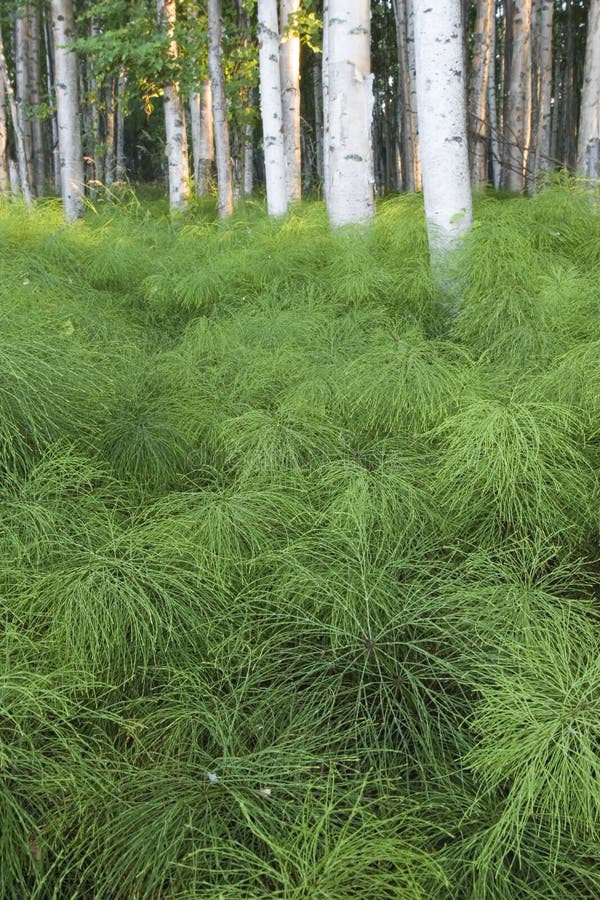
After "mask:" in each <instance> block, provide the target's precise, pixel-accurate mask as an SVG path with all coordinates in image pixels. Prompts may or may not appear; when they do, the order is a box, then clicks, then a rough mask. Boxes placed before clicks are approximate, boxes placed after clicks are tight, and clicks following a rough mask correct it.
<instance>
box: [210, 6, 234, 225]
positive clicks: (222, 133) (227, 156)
mask: <svg viewBox="0 0 600 900" xmlns="http://www.w3.org/2000/svg"><path fill="white" fill-rule="evenodd" d="M221 35H222V23H221V0H208V67H209V72H210V79H211V83H212V95H213V104H212V108H213V122H214V136H215V157H216V162H217V193H218V207H219V215H220V216H221V217H225V216H230V215H231V213H232V212H233V172H232V168H231V148H230V143H229V125H228V122H227V100H226V97H225V78H224V76H223V62H222V52H223V50H222V46H221Z"/></svg>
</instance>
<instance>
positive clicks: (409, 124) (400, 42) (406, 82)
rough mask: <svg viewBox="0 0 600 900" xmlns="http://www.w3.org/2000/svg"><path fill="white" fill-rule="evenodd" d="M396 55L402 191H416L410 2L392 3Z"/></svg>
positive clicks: (398, 0)
mask: <svg viewBox="0 0 600 900" xmlns="http://www.w3.org/2000/svg"><path fill="white" fill-rule="evenodd" d="M393 6H394V17H395V22H396V48H397V53H398V104H399V110H400V158H401V166H402V187H403V188H404V190H405V191H408V192H413V191H416V190H419V188H420V166H419V133H418V125H417V110H416V103H415V67H414V28H413V26H414V10H413V4H412V0H393Z"/></svg>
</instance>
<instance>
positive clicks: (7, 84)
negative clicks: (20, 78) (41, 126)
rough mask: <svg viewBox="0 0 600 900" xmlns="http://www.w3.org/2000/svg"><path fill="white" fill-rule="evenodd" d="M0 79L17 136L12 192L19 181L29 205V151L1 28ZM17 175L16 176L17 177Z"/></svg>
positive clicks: (9, 166) (12, 168) (9, 163)
mask: <svg viewBox="0 0 600 900" xmlns="http://www.w3.org/2000/svg"><path fill="white" fill-rule="evenodd" d="M0 81H2V84H3V86H4V96H5V97H6V100H7V102H8V108H9V110H10V118H11V123H12V127H13V132H14V136H15V148H16V152H17V164H16V166H14V165H11V163H12V161H11V160H10V159H9V161H8V173H9V182H10V185H11V193H12V194H13V195H15V193H16V191H15V183H16V182H18V186H19V187H20V190H21V194H22V197H23V200H24V201H25V203H26V204H27V206H31V205H32V202H33V200H32V193H31V184H30V181H29V170H28V168H27V152H26V149H25V140H24V137H23V132H22V131H21V127H20V124H19V114H18V111H17V100H16V97H15V92H14V89H13V86H12V82H11V80H10V78H9V75H8V67H7V65H6V56H5V54H4V41H3V38H2V31H1V30H0ZM15 176H16V177H15Z"/></svg>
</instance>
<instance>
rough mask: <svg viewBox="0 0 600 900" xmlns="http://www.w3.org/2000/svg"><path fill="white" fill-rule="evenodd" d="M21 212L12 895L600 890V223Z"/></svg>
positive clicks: (7, 381)
mask: <svg viewBox="0 0 600 900" xmlns="http://www.w3.org/2000/svg"><path fill="white" fill-rule="evenodd" d="M461 266H462V278H463V283H464V285H465V293H464V301H463V304H462V307H461V310H460V313H459V314H458V316H457V317H456V319H455V320H454V321H453V322H452V323H450V325H448V323H444V322H442V321H440V319H439V316H438V314H437V312H436V306H435V303H434V301H433V291H432V286H431V283H430V280H429V275H428V266H427V249H426V238H425V229H424V223H423V217H422V210H421V206H420V201H419V200H418V199H417V198H413V197H403V198H396V199H391V200H389V201H386V202H384V203H382V205H381V206H380V209H379V212H378V218H377V221H376V223H375V225H374V226H373V228H372V229H371V230H370V231H369V232H366V233H362V234H361V233H359V234H345V233H340V234H334V235H332V234H331V233H330V231H329V230H328V228H327V225H326V216H325V213H324V210H323V208H322V207H321V206H319V205H318V204H312V205H306V206H303V207H301V208H299V209H298V210H297V211H296V212H294V213H292V214H291V215H290V217H289V218H288V219H287V220H286V221H285V222H283V223H281V224H273V223H272V222H270V221H268V220H267V219H266V218H265V216H264V215H263V213H262V211H261V210H260V209H259V208H258V207H257V206H255V205H252V204H250V205H248V206H246V207H244V208H243V209H242V210H241V211H240V212H239V213H238V214H237V215H236V217H235V218H234V219H233V221H230V222H228V223H227V224H220V223H216V222H215V221H214V220H212V217H211V215H210V214H209V211H208V210H207V209H206V208H198V209H197V210H196V211H195V212H194V213H192V214H191V215H190V216H189V218H187V219H184V220H182V221H180V222H178V223H175V224H173V225H171V224H169V223H168V222H167V221H166V219H165V218H164V217H163V215H162V213H161V210H160V209H159V210H154V209H153V207H152V205H151V204H150V205H146V206H139V205H137V204H132V205H130V206H125V205H122V206H113V207H102V208H99V209H98V210H97V211H96V212H90V213H89V214H88V216H87V218H86V220H85V221H84V222H81V223H78V224H77V225H75V226H72V227H69V228H66V227H64V226H63V225H62V223H61V214H60V210H59V209H58V207H57V206H56V205H55V204H53V203H47V204H44V205H42V206H40V207H39V208H38V209H37V210H36V211H35V213H33V214H30V213H29V212H27V211H26V210H25V209H22V208H20V207H18V206H14V205H13V206H9V205H4V206H0V268H1V275H2V277H1V279H0V318H1V322H0V515H1V519H0V584H1V587H0V823H1V828H0V896H1V897H3V898H7V900H12V898H15V900H21V898H34V900H35V898H38V900H46V898H59V900H62V898H73V900H74V898H82V900H83V898H91V897H98V898H107V900H108V898H115V900H118V898H124V900H129V898H131V900H167V898H168V900H176V898H177V900H184V898H187V900H192V898H209V900H219V898H230V900H246V898H247V900H252V898H260V897H267V896H269V897H280V898H288V900H300V898H308V900H357V898H368V900H386V898H403V900H413V898H415V900H416V898H423V900H432V898H434V900H436V898H447V900H455V898H472V900H489V898H491V900H496V898H497V900H515V898H549V897H553V898H567V897H568V898H570V900H572V898H574V897H576V898H596V897H598V896H600V842H599V838H600V833H599V832H600V818H599V812H600V628H599V622H598V617H599V612H600V606H599V604H598V529H599V525H600V521H599V511H598V510H599V506H598V462H599V454H600V212H599V211H598V207H594V206H593V205H592V204H591V203H590V201H589V198H588V197H587V196H586V195H584V194H582V193H578V192H577V190H575V189H574V188H573V187H572V186H571V185H568V184H567V185H562V186H557V187H554V188H552V189H550V190H548V191H546V192H543V193H540V194H539V195H538V196H537V197H535V198H534V199H532V200H525V199H501V198H494V197H488V198H483V199H481V200H480V201H479V205H478V210H477V222H476V227H475V228H474V229H473V232H472V235H471V236H470V238H469V240H468V242H467V244H466V245H465V248H464V252H463V257H462V261H461Z"/></svg>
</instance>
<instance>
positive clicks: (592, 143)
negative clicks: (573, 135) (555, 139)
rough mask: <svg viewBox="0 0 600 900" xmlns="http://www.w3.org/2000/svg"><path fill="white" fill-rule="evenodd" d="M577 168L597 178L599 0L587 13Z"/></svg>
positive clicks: (599, 153)
mask: <svg viewBox="0 0 600 900" xmlns="http://www.w3.org/2000/svg"><path fill="white" fill-rule="evenodd" d="M577 170H578V171H579V172H580V173H581V174H582V175H585V176H586V177H587V178H600V0H591V3H590V11H589V15H588V31H587V42H586V50H585V69H584V75H583V90H582V95H581V111H580V118H579V138H578V142H577Z"/></svg>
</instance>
